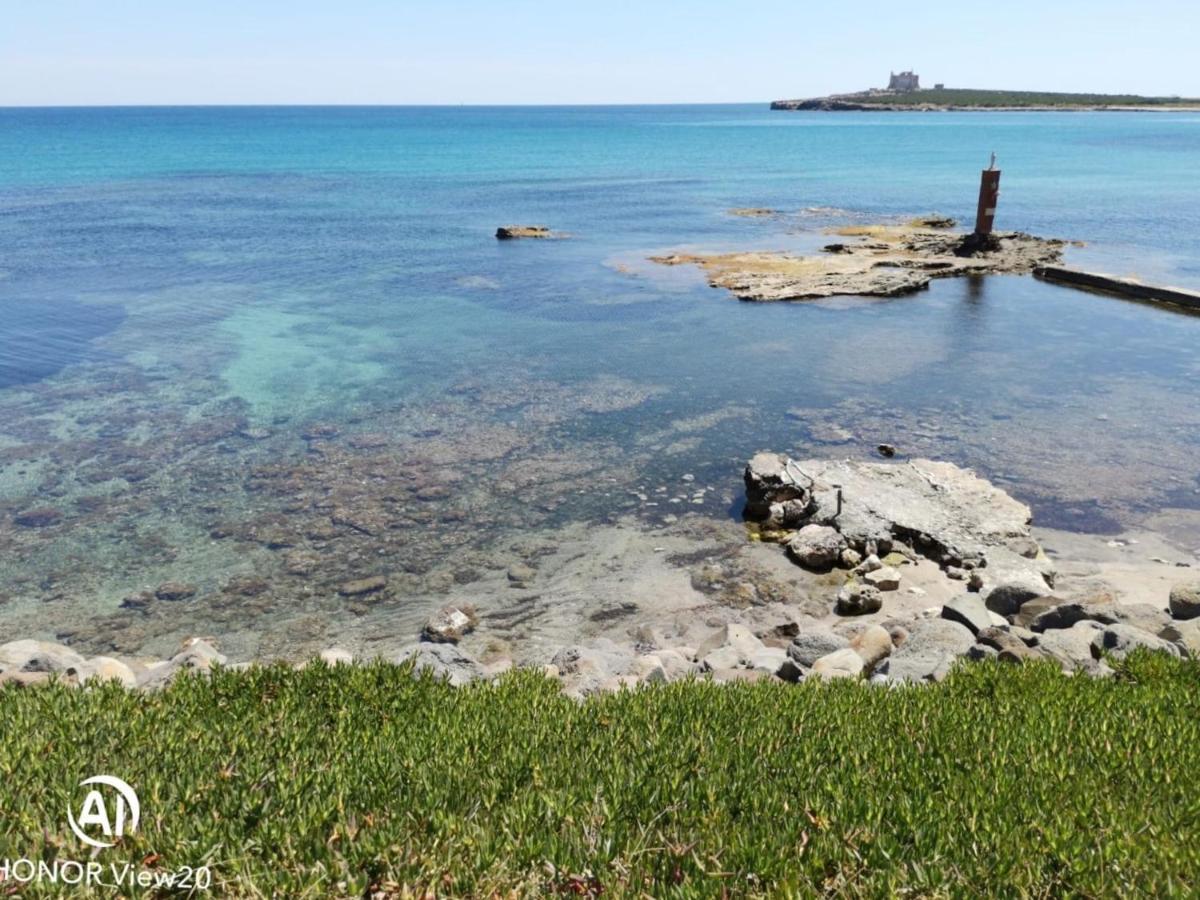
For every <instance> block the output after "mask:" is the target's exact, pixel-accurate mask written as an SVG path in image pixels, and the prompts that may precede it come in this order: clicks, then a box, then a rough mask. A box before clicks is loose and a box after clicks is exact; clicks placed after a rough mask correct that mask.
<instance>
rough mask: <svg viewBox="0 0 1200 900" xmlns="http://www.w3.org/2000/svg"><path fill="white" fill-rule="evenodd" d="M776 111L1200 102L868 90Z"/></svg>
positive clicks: (784, 103)
mask: <svg viewBox="0 0 1200 900" xmlns="http://www.w3.org/2000/svg"><path fill="white" fill-rule="evenodd" d="M771 109H776V110H819V111H825V112H852V111H870V112H956V111H987V112H1018V111H1019V112H1064V111H1068V112H1069V111H1080V112H1086V111H1122V112H1162V111H1173V112H1197V111H1200V98H1186V97H1143V96H1139V95H1136V94H1069V93H1057V92H1051V91H998V90H972V89H969V88H933V89H926V90H911V91H893V90H880V89H877V88H872V89H870V90H865V91H857V92H854V93H849V94H830V95H829V96H827V97H812V98H808V99H799V100H776V101H774V102H773V103H771Z"/></svg>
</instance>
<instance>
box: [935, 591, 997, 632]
mask: <svg viewBox="0 0 1200 900" xmlns="http://www.w3.org/2000/svg"><path fill="white" fill-rule="evenodd" d="M942 618H943V619H948V620H949V621H951V622H957V623H958V624H960V625H965V626H966V627H967V628H969V629H970V630H971V634H975V635H978V634H979V632H981V631H985V630H986V629H989V628H992V627H993V626H992V619H991V617H990V616H989V615H988V608H987V607H986V606H984V603H983V601H982V600H980V599H979V596H978V595H977V594H963V595H962V596H961V597H955V598H954V599H953V600H951V601H950V602H949V603H947V604H946V605H945V606H943V607H942Z"/></svg>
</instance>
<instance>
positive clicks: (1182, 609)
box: [1169, 581, 1200, 619]
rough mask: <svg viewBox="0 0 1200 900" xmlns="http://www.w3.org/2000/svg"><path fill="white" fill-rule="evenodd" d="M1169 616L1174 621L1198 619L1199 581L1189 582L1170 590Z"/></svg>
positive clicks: (1199, 611)
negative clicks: (1174, 619) (1172, 617)
mask: <svg viewBox="0 0 1200 900" xmlns="http://www.w3.org/2000/svg"><path fill="white" fill-rule="evenodd" d="M1169 605H1170V608H1171V615H1172V616H1174V617H1175V618H1176V619H1195V618H1197V617H1200V581H1189V582H1186V583H1184V584H1177V585H1175V586H1174V587H1173V588H1171V599H1170V603H1169Z"/></svg>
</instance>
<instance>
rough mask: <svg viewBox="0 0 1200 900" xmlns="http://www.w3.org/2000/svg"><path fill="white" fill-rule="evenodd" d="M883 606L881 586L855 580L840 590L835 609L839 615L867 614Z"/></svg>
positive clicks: (877, 610)
mask: <svg viewBox="0 0 1200 900" xmlns="http://www.w3.org/2000/svg"><path fill="white" fill-rule="evenodd" d="M882 608H883V595H882V594H881V593H880V591H879V588H877V587H875V586H873V585H870V584H859V583H858V582H854V583H852V584H847V585H845V586H844V587H843V588H842V589H841V590H840V591H838V595H837V602H836V603H835V604H834V607H833V611H834V612H835V613H837V614H838V615H839V616H865V615H870V614H871V613H875V612H879V610H880V609H882Z"/></svg>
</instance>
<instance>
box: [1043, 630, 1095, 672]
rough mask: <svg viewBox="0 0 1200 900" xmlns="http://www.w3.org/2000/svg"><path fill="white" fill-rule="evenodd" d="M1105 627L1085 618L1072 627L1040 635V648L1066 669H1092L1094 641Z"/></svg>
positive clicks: (1093, 663) (1044, 653) (1045, 654)
mask: <svg viewBox="0 0 1200 900" xmlns="http://www.w3.org/2000/svg"><path fill="white" fill-rule="evenodd" d="M1103 629H1104V626H1103V625H1101V624H1100V623H1099V622H1093V621H1091V620H1090V619H1085V620H1084V621H1082V622H1076V623H1075V624H1074V625H1072V626H1071V627H1070V628H1055V629H1053V630H1051V631H1045V632H1042V633H1041V634H1040V635H1038V650H1039V651H1041V653H1042V654H1043V655H1044V656H1049V657H1051V658H1053V659H1054V660H1056V661H1057V662H1058V663H1059V665H1061V666H1062V667H1063V668H1064V669H1067V670H1070V671H1073V670H1075V669H1083V670H1090V669H1091V668H1092V667H1093V666H1094V665H1095V662H1096V657H1095V656H1094V655H1093V654H1092V642H1093V641H1094V640H1095V638H1096V636H1097V634H1098V633H1099V632H1100V631H1102V630H1103Z"/></svg>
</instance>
